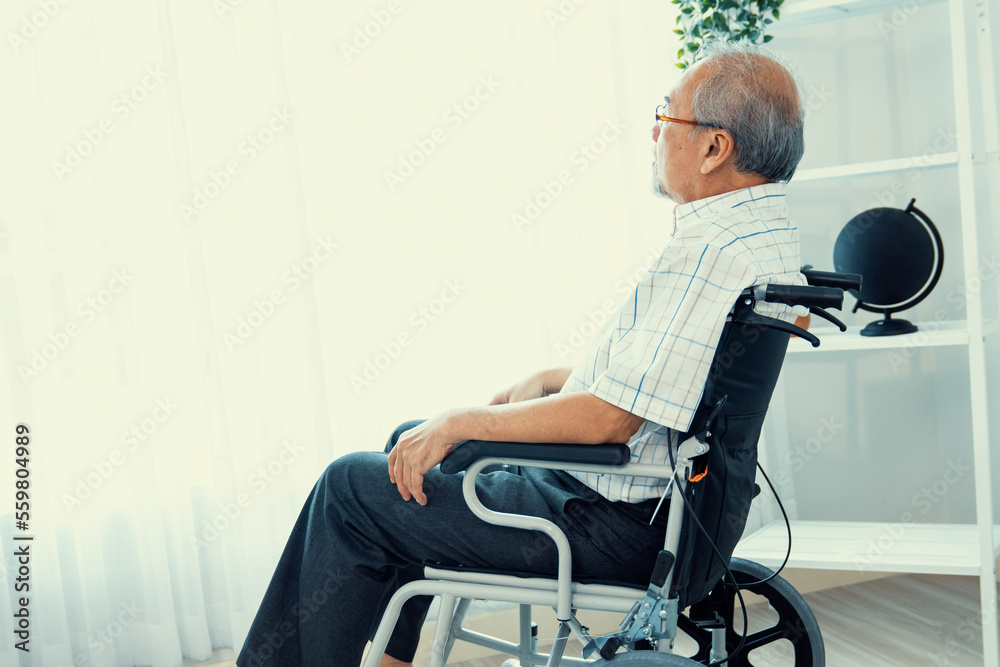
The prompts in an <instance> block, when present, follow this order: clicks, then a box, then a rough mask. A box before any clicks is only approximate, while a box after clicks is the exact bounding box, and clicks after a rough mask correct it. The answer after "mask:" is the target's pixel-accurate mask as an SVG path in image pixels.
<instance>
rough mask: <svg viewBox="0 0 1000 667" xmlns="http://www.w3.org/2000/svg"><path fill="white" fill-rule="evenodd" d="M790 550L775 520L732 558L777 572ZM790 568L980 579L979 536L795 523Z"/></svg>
mask: <svg viewBox="0 0 1000 667" xmlns="http://www.w3.org/2000/svg"><path fill="white" fill-rule="evenodd" d="M998 547H1000V526H994V529H993V556H994V558H996V555H997V553H998ZM787 548H788V533H787V532H786V530H785V524H784V522H783V521H776V522H774V523H771V524H769V525H767V526H764V527H763V528H761V529H760V530H758V531H756V532H754V533H753V534H751V535H747V536H744V537H743V539H742V540H741V541H740V543H739V544H738V545H737V546H736V551H735V553H734V554H733V555H734V556H737V557H739V558H746V559H748V560H752V561H756V562H758V563H761V564H762V565H766V566H768V567H777V566H778V565H780V564H781V561H782V560H783V559H784V557H785V551H786V550H787ZM788 567H796V568H806V569H819V570H857V571H865V572H907V573H920V574H964V575H978V574H979V573H980V568H979V533H978V529H977V527H976V526H975V525H974V524H916V523H910V524H901V523H897V524H887V523H864V522H856V521H792V555H791V557H789V559H788ZM990 567H993V564H992V563H990Z"/></svg>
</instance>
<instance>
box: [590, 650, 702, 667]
mask: <svg viewBox="0 0 1000 667" xmlns="http://www.w3.org/2000/svg"><path fill="white" fill-rule="evenodd" d="M591 664H592V665H594V667H691V666H692V665H694V666H695V667H697V665H700V664H701V663H700V662H695V661H694V660H692V659H691V658H684V657H681V656H679V655H674V654H673V653H659V652H657V651H632V652H631V653H619V654H618V655H616V656H614V657H612V658H611V660H598V661H597V662H594V663H591Z"/></svg>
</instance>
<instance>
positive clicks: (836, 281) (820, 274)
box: [802, 269, 861, 291]
mask: <svg viewBox="0 0 1000 667" xmlns="http://www.w3.org/2000/svg"><path fill="white" fill-rule="evenodd" d="M802 275H804V276H805V277H806V280H807V281H808V282H809V284H810V285H814V286H816V287H836V288H838V289H842V290H844V291H848V290H859V289H861V274H860V273H834V272H833V271H814V270H813V269H803V270H802Z"/></svg>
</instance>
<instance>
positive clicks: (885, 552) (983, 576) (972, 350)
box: [735, 0, 1000, 667]
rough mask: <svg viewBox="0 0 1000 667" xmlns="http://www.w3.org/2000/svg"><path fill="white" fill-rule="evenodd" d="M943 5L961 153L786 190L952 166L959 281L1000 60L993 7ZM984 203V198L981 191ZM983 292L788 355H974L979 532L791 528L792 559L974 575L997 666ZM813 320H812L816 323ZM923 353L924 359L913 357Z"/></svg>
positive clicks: (877, 166) (802, 8)
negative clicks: (979, 130)
mask: <svg viewBox="0 0 1000 667" xmlns="http://www.w3.org/2000/svg"><path fill="white" fill-rule="evenodd" d="M943 2H944V3H947V5H948V12H949V21H948V22H949V26H948V27H949V32H950V48H951V61H952V74H953V77H954V110H955V127H956V131H957V146H956V150H955V151H954V152H950V153H939V154H935V155H931V156H920V157H913V158H901V159H892V160H881V161H875V162H865V163H858V164H849V165H842V166H833V167H824V168H819V169H808V170H803V171H800V172H799V173H798V174H797V175H796V177H795V179H794V180H793V182H792V184H791V185H790V188H794V187H795V186H796V185H797V184H799V183H805V182H816V181H824V180H833V179H842V178H849V177H857V176H866V175H876V174H887V173H905V172H906V171H908V170H911V169H921V170H927V169H941V168H946V167H950V168H953V169H957V172H958V191H957V197H958V200H959V205H960V214H961V237H962V254H963V257H964V262H965V265H964V267H963V272H962V273H963V275H965V276H972V275H975V273H976V269H977V267H976V266H975V258H976V257H977V256H978V255H979V253H978V252H977V245H978V235H979V230H980V221H978V220H977V210H976V206H977V194H976V182H975V174H974V165H976V164H977V163H978V164H981V163H983V162H987V163H988V164H989V166H988V167H987V171H988V179H989V184H990V187H989V188H988V189H989V190H992V191H993V197H994V198H997V197H1000V158H998V153H1000V131H998V128H997V124H998V117H997V104H996V87H995V79H994V76H995V75H994V69H993V63H994V61H995V59H996V55H995V53H994V49H993V44H992V40H991V37H990V18H989V12H988V9H989V4H990V3H991V2H995V0H924V1H922V2H920V5H925V4H931V3H937V4H940V3H943ZM899 6H900V3H899V2H898V0H840V1H834V0H799V1H797V2H796V1H794V0H793V1H789V2H787V3H786V5H785V6H783V7H782V8H781V9H782V18H781V20H780V21H779V22H778V23H777V24H775V28H776V29H775V33H780V32H784V31H787V30H790V29H794V28H798V27H801V26H805V25H811V24H815V23H820V22H829V21H838V20H841V19H845V18H848V17H854V16H861V15H865V14H872V13H876V12H880V11H881V12H884V11H892V10H894V9H896V8H898V7H899ZM970 19H971V20H972V21H973V23H972V26H973V27H974V28H975V34H976V41H977V43H978V44H977V46H978V49H977V53H978V57H977V60H978V63H979V72H980V77H979V79H980V81H979V87H980V90H979V92H980V96H981V98H982V108H983V116H984V133H983V140H982V141H981V142H978V150H976V149H975V148H974V146H973V139H972V116H971V97H972V95H971V93H972V91H971V89H970V82H969V75H968V67H967V65H968V62H967V53H966V50H967V47H968V44H967V39H966V34H967V33H966V30H967V28H968V27H970V24H969V21H970ZM980 196H988V195H987V193H986V192H985V191H982V192H981V194H980ZM991 204H992V210H993V215H992V218H993V220H992V221H991V220H990V219H989V218H987V219H986V220H984V221H983V222H982V224H984V225H988V224H994V225H995V232H994V237H995V238H996V240H997V242H1000V222H998V220H1000V215H998V213H997V211H998V209H1000V206H998V202H997V201H995V200H994V201H992V202H991ZM986 292H989V293H990V295H991V296H993V295H996V296H997V297H998V298H1000V294H996V292H997V290H996V287H995V286H994V287H992V288H991V289H990V290H983V292H980V293H979V294H978V295H976V296H975V297H974V298H970V299H969V300H968V302H967V306H966V313H967V318H966V320H964V321H949V322H941V323H937V322H934V323H923V324H921V323H917V324H918V327H919V331H918V333H916V334H910V335H907V336H891V337H881V338H866V337H862V336H860V335H858V329H857V327H851V328H849V330H848V332H847V333H840V332H839V331H837V330H835V329H833V328H827V327H819V328H816V329H814V330H813V331H814V333H816V335H818V336H819V337H820V338H821V340H822V345H821V346H820V347H819V348H815V349H814V348H812V347H811V346H810V345H808V344H807V343H806V342H805V341H803V340H793V341H791V344H790V345H789V353H790V354H792V355H794V356H799V355H805V354H810V355H812V354H844V353H849V352H852V351H864V350H878V349H883V350H888V349H908V348H925V347H942V346H957V347H962V348H965V349H966V350H967V353H968V380H969V389H970V393H969V396H970V420H971V425H972V429H971V432H972V451H973V457H974V464H973V468H974V473H973V477H974V484H975V507H976V522H975V523H973V524H923V523H916V522H912V523H911V522H906V521H903V522H898V523H895V524H886V523H868V522H856V521H793V522H792V534H793V543H792V545H793V546H792V552H791V557H790V558H789V561H788V566H789V567H795V568H813V569H833V570H857V569H864V570H867V571H881V572H900V573H923V574H948V575H967V576H976V577H978V578H979V583H980V601H981V611H982V613H983V616H982V618H983V620H986V621H988V622H987V623H986V624H985V626H984V627H983V655H984V664H986V665H992V666H998V667H1000V632H998V624H997V619H998V614H997V597H996V571H995V563H996V558H997V556H998V555H1000V526H998V525H995V523H994V516H993V495H994V487H993V481H992V479H991V477H992V474H991V470H992V467H991V461H990V458H991V452H990V437H989V413H988V402H987V378H986V368H987V365H986V338H987V336H994V335H997V331H998V329H1000V322H997V321H994V320H991V321H987V320H985V319H984V316H983V306H982V303H983V302H982V299H983V298H984V297H986V296H987V295H986V294H985V293H986ZM814 321H815V318H814ZM914 353H917V354H919V351H914ZM787 544H788V542H787V534H786V531H785V525H784V522H783V521H778V522H774V523H770V524H768V525H765V526H764V527H763V528H761V529H759V530H757V531H755V532H753V533H752V534H748V535H746V536H744V538H743V540H742V541H741V542H740V544H739V545H738V547H737V549H736V554H735V555H737V556H739V557H742V558H749V559H751V560H755V561H757V562H760V563H763V564H765V565H770V566H777V565H779V564H780V563H781V561H782V559H783V558H784V555H785V550H786V548H787Z"/></svg>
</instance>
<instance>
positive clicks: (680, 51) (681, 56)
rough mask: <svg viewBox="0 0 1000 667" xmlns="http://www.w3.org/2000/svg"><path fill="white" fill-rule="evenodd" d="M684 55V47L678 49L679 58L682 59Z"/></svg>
mask: <svg viewBox="0 0 1000 667" xmlns="http://www.w3.org/2000/svg"><path fill="white" fill-rule="evenodd" d="M683 57H684V49H677V59H678V60H680V59H681V58H683Z"/></svg>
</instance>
